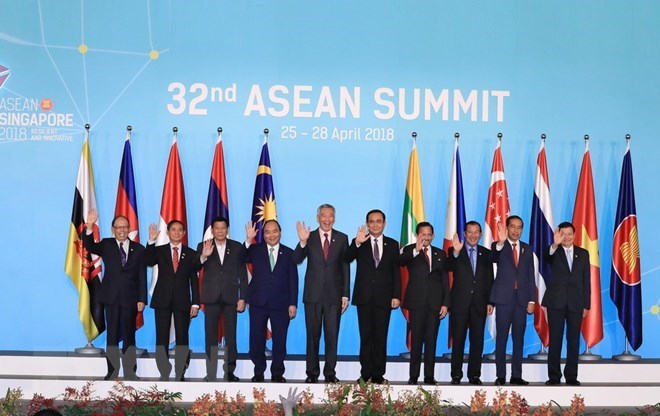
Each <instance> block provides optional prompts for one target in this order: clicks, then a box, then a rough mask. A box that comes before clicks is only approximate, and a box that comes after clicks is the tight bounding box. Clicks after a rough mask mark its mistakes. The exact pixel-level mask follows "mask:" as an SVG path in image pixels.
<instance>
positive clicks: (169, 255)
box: [146, 220, 201, 381]
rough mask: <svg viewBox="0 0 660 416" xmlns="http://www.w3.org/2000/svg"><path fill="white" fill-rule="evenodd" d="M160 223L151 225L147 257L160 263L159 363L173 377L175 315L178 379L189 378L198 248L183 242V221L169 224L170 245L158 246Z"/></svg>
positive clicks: (155, 304)
mask: <svg viewBox="0 0 660 416" xmlns="http://www.w3.org/2000/svg"><path fill="white" fill-rule="evenodd" d="M158 234H160V231H158V227H157V226H156V224H151V225H150V226H149V243H148V244H147V250H146V259H147V265H148V266H152V267H153V266H158V275H157V276H158V278H157V280H156V285H155V286H154V289H153V294H152V296H151V308H152V309H153V310H154V317H155V321H156V366H157V367H158V371H159V372H160V379H161V380H162V381H166V380H169V377H170V372H171V371H172V365H171V364H170V360H169V355H168V350H169V344H170V340H169V339H170V325H171V322H172V317H174V332H175V335H176V347H175V349H174V374H175V380H177V381H185V378H184V373H185V371H186V367H187V362H188V361H189V360H190V348H189V347H188V329H189V328H190V320H191V319H192V318H194V317H196V316H197V313H198V311H199V284H198V281H197V270H199V268H200V267H201V265H200V262H199V255H198V254H197V253H196V252H195V250H193V249H191V248H190V247H188V246H185V245H183V243H182V241H183V238H184V236H185V235H186V228H185V226H184V225H183V223H182V222H181V221H179V220H172V221H170V222H169V223H168V224H167V236H168V238H169V240H170V242H169V243H168V244H163V245H160V246H156V239H157V238H158Z"/></svg>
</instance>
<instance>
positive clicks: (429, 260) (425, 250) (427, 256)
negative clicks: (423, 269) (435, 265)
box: [422, 247, 431, 270]
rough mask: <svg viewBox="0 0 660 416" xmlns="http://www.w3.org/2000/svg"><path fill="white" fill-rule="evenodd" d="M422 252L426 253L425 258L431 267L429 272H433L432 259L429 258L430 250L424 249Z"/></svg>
mask: <svg viewBox="0 0 660 416" xmlns="http://www.w3.org/2000/svg"><path fill="white" fill-rule="evenodd" d="M422 251H423V252H424V258H425V259H426V264H428V265H429V270H431V259H430V258H429V248H428V247H424V248H423V249H422Z"/></svg>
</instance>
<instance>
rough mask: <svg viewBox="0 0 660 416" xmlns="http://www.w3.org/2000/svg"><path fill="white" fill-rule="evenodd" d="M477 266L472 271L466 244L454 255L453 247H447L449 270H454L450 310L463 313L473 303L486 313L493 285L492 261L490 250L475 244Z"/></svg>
mask: <svg viewBox="0 0 660 416" xmlns="http://www.w3.org/2000/svg"><path fill="white" fill-rule="evenodd" d="M476 249H477V254H476V255H477V267H476V270H475V272H474V273H473V272H472V264H471V263H470V254H469V253H468V246H467V244H465V245H463V248H462V249H461V251H460V252H459V253H458V257H454V248H453V247H449V256H447V257H448V259H449V270H451V271H452V272H454V281H453V284H452V287H451V311H452V312H458V313H465V312H468V311H469V310H470V305H475V306H476V307H477V308H478V309H479V310H483V313H484V315H485V314H486V307H487V306H488V303H489V298H490V291H491V289H492V287H493V280H494V274H493V262H492V260H491V255H490V250H488V249H487V248H486V247H483V246H480V245H477V247H476Z"/></svg>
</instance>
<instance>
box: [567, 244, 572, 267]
mask: <svg viewBox="0 0 660 416" xmlns="http://www.w3.org/2000/svg"><path fill="white" fill-rule="evenodd" d="M566 260H567V261H568V270H570V271H573V250H571V249H570V248H569V249H568V250H566Z"/></svg>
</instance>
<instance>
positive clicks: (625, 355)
mask: <svg viewBox="0 0 660 416" xmlns="http://www.w3.org/2000/svg"><path fill="white" fill-rule="evenodd" d="M626 148H627V149H630V134H626ZM624 345H625V349H624V351H623V352H622V353H621V354H616V355H613V356H612V359H613V360H616V361H639V360H640V359H641V358H642V356H641V355H637V354H633V353H631V352H630V350H629V349H628V346H629V343H628V336H627V335H626V336H624Z"/></svg>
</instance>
